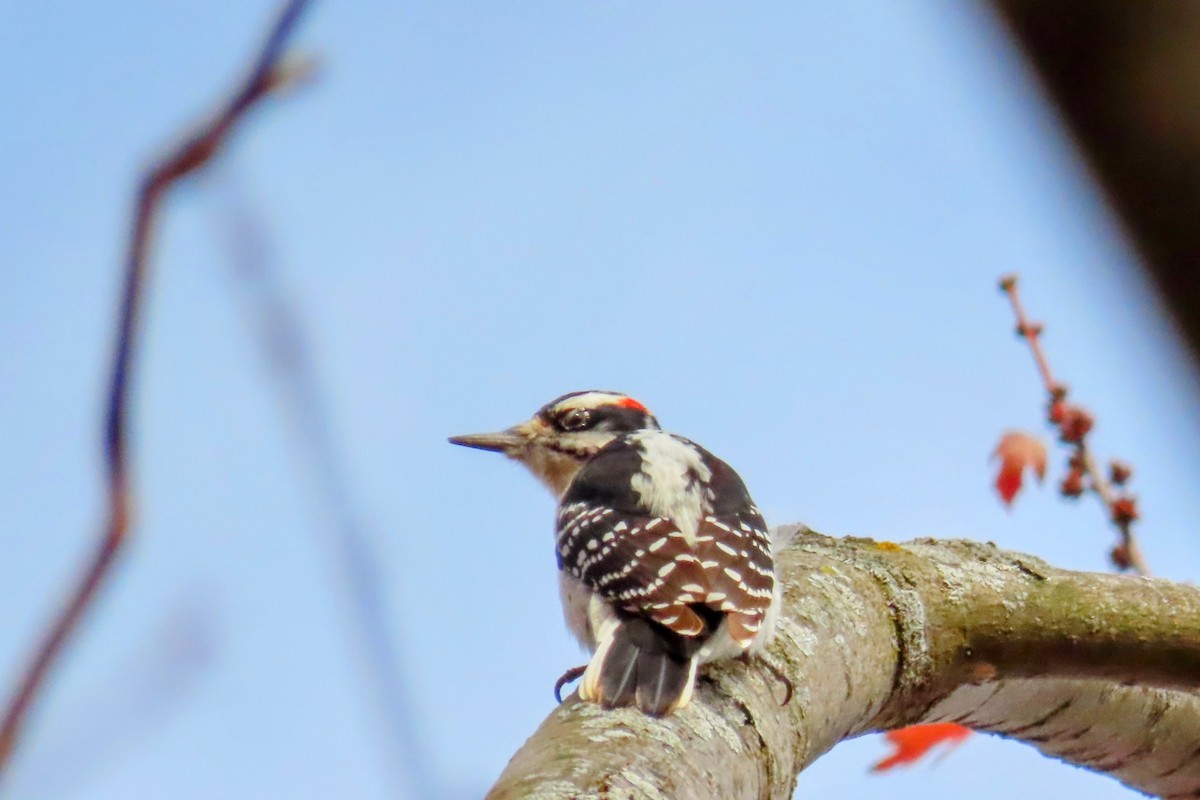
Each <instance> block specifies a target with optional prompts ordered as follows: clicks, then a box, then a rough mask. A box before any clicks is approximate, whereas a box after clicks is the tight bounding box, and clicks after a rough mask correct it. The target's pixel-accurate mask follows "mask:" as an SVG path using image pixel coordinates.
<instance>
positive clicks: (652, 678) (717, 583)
mask: <svg viewBox="0 0 1200 800" xmlns="http://www.w3.org/2000/svg"><path fill="white" fill-rule="evenodd" d="M451 441H453V442H455V443H457V444H463V445H466V446H471V447H479V448H482V449H488V450H499V451H502V452H504V453H505V454H507V455H509V456H510V457H512V458H515V459H517V460H519V461H521V462H523V463H524V464H526V466H528V467H529V468H530V469H531V470H532V471H533V472H534V474H535V475H537V476H538V477H539V478H541V479H542V480H543V481H544V482H546V483H547V484H548V485H549V486H550V488H551V489H552V490H553V491H554V492H555V493H556V495H557V496H558V497H559V505H558V516H557V537H556V546H557V556H558V565H559V569H560V571H561V574H560V581H561V588H562V599H563V608H564V613H565V615H566V618H567V624H568V626H569V627H570V628H571V630H572V631H573V632H574V634H575V635H576V637H577V638H578V639H579V640H580V642H581V643H582V644H583V645H584V646H586V647H587V648H588V649H589V650H591V651H592V652H593V655H592V658H591V660H590V662H589V663H588V666H587V669H586V670H585V671H584V673H583V680H582V682H581V684H580V689H579V694H580V697H581V698H583V699H584V700H591V701H595V702H598V703H600V704H602V705H604V706H606V707H616V706H626V705H636V706H638V707H639V708H640V709H642V710H643V711H644V712H646V713H648V714H653V715H656V716H661V715H664V714H669V713H671V712H672V711H675V710H676V709H678V708H681V707H683V706H685V705H687V703H688V702H689V701H690V699H691V696H692V691H693V688H694V686H695V680H696V671H697V668H698V667H699V665H700V664H703V663H706V662H709V661H714V660H717V659H723V658H732V657H735V656H738V655H742V654H744V653H754V652H757V651H759V650H760V649H761V648H762V647H763V646H764V645H765V644H766V643H767V641H768V640H769V639H770V637H771V635H772V633H773V628H774V622H775V615H776V613H777V610H778V603H779V597H778V591H777V583H776V581H775V576H774V564H773V558H772V554H771V541H770V536H769V533H768V531H767V527H766V523H765V522H764V521H763V518H762V515H761V514H760V513H759V511H758V509H757V508H756V507H755V505H754V502H753V501H752V500H751V498H750V495H749V493H748V492H747V490H746V487H745V485H744V484H743V483H742V480H741V478H740V477H738V475H737V473H736V472H734V471H733V469H732V468H731V467H729V465H727V464H726V463H725V462H723V461H721V460H720V459H718V458H717V457H716V456H714V455H712V454H711V453H709V452H708V451H707V450H705V449H704V448H702V447H700V446H699V445H697V444H695V443H694V442H691V441H689V440H688V439H685V438H683V437H680V436H675V435H673V434H670V433H666V432H664V431H662V430H660V429H659V427H658V422H657V420H655V418H654V417H653V416H652V415H651V414H650V413H649V412H648V411H647V410H646V409H645V407H644V406H642V404H641V403H638V402H637V401H636V400H633V399H632V398H629V397H628V396H626V395H621V394H617V393H613V392H598V391H589V392H575V393H572V394H569V395H564V396H563V397H560V398H558V399H557V400H554V401H553V402H551V403H549V404H547V405H546V406H544V407H543V408H542V409H541V410H539V411H538V413H537V414H535V415H534V417H533V418H532V419H531V420H529V421H528V422H526V423H522V424H521V425H518V426H515V427H514V428H510V429H509V430H508V431H505V432H503V433H500V434H482V435H476V436H465V437H456V438H455V439H452V440H451Z"/></svg>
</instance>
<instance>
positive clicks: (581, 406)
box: [450, 390, 658, 497]
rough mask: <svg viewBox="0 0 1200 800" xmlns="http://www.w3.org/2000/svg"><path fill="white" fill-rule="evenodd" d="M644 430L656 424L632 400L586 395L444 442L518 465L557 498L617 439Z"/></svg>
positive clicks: (573, 395) (574, 394)
mask: <svg viewBox="0 0 1200 800" xmlns="http://www.w3.org/2000/svg"><path fill="white" fill-rule="evenodd" d="M646 429H653V430H658V420H656V419H655V418H654V416H653V415H652V414H651V413H650V412H649V411H648V410H647V409H646V407H645V406H644V405H642V404H641V403H639V402H638V401H637V400H634V399H633V398H632V397H629V396H628V395H624V394H620V393H617V392H602V391H597V390H589V391H584V392H572V393H570V394H565V395H563V396H562V397H559V398H558V399H556V400H552V401H550V402H549V403H547V404H546V405H544V406H542V407H541V408H540V409H538V411H537V413H536V414H534V415H533V416H532V417H531V418H530V419H528V420H526V421H525V422H522V423H520V424H518V425H514V426H513V427H511V428H509V429H507V430H503V431H498V432H496V433H472V434H467V435H465V436H452V437H450V442H451V443H452V444H460V445H463V446H464V447H474V448H476V449H479V450H493V451H495V452H498V453H504V455H506V456H508V457H509V458H512V459H516V460H517V461H520V462H521V463H522V464H524V465H525V466H526V467H528V468H529V471H530V472H532V473H533V474H534V475H536V476H537V477H538V479H539V480H541V481H542V482H543V483H545V484H546V485H547V486H548V487H550V491H552V492H554V494H555V496H556V497H557V496H560V495H561V494H562V493H563V492H564V491H565V490H566V488H567V486H568V484H570V483H571V479H572V478H574V477H575V474H576V473H577V472H579V470H580V468H581V467H582V466H583V465H584V464H585V463H587V461H588V459H590V458H591V457H592V456H594V455H596V453H598V452H600V449H601V448H603V447H604V446H605V445H607V444H608V443H609V442H611V441H613V440H614V439H616V438H617V437H618V436H621V435H622V434H626V433H632V432H633V431H640V430H646Z"/></svg>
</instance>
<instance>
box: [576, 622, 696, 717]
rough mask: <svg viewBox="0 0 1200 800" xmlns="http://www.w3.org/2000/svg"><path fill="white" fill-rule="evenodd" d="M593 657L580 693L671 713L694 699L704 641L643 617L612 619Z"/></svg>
mask: <svg viewBox="0 0 1200 800" xmlns="http://www.w3.org/2000/svg"><path fill="white" fill-rule="evenodd" d="M599 640H600V641H599V645H598V646H597V647H596V652H595V654H594V655H593V656H592V660H591V661H589V662H588V665H587V669H586V670H585V671H584V673H583V680H582V681H581V682H580V685H579V696H580V697H581V698H583V699H584V700H591V701H593V702H596V703H599V704H600V705H602V706H604V707H605V708H616V707H619V706H631V705H636V706H637V707H638V708H640V709H641V710H642V711H643V712H644V713H646V714H650V715H652V716H656V717H662V716H666V715H667V714H670V713H671V712H672V711H676V710H678V709H680V708H683V707H684V706H686V705H687V704H688V703H689V702H690V701H691V699H692V691H693V689H694V688H695V685H696V667H697V666H698V663H699V656H698V655H697V651H698V650H699V642H697V641H696V640H695V639H694V638H692V637H685V636H681V635H680V634H678V633H675V632H674V631H672V630H670V629H669V628H666V627H663V626H662V625H659V624H658V623H657V622H654V621H652V620H648V619H643V618H640V617H635V618H628V619H614V620H610V621H609V623H608V624H606V625H605V626H604V627H603V628H602V629H601V631H600V637H599Z"/></svg>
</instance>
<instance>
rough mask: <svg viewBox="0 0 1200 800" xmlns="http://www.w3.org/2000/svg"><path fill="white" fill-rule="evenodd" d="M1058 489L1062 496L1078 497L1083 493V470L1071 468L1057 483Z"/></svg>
mask: <svg viewBox="0 0 1200 800" xmlns="http://www.w3.org/2000/svg"><path fill="white" fill-rule="evenodd" d="M1058 491H1059V492H1060V493H1061V494H1062V496H1063V497H1079V495H1081V494H1083V470H1079V469H1075V468H1072V469H1071V470H1070V471H1069V472H1068V473H1067V474H1066V477H1064V478H1063V479H1062V483H1060V484H1059V485H1058Z"/></svg>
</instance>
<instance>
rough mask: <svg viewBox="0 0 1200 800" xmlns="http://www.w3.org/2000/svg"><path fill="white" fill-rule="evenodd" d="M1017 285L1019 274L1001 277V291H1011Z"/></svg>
mask: <svg viewBox="0 0 1200 800" xmlns="http://www.w3.org/2000/svg"><path fill="white" fill-rule="evenodd" d="M1016 286H1017V276H1016V275H1015V274H1009V275H1005V276H1004V277H1002V278H1001V279H1000V291H1002V292H1011V291H1012V290H1013V289H1015V288H1016Z"/></svg>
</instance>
